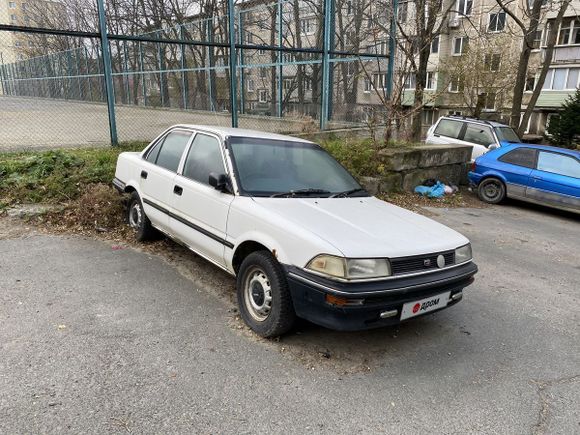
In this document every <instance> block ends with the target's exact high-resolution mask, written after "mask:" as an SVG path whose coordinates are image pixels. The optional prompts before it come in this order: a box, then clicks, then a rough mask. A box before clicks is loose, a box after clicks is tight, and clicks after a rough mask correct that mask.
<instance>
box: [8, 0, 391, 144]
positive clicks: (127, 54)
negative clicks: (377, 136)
mask: <svg viewBox="0 0 580 435" xmlns="http://www.w3.org/2000/svg"><path fill="white" fill-rule="evenodd" d="M204 1H205V0H195V2H186V3H180V2H177V3H175V4H174V3H171V4H165V3H163V2H162V3H159V2H150V1H149V0H144V2H142V3H140V4H141V5H142V7H133V6H134V5H133V4H131V5H133V6H131V5H130V4H126V3H123V2H121V1H119V0H109V1H107V2H106V4H105V5H104V7H103V9H102V11H103V12H105V13H104V14H102V18H103V20H106V28H107V33H105V32H103V31H101V29H102V27H104V26H99V24H98V23H99V21H98V17H99V14H98V7H97V5H94V6H93V5H89V6H87V5H86V4H84V3H81V0H63V1H62V2H60V3H54V2H47V1H46V0H28V1H26V2H22V3H19V2H18V1H16V2H10V3H9V4H10V5H11V6H12V5H15V8H14V14H10V15H9V24H4V23H3V22H2V17H3V15H2V14H1V13H0V146H1V147H3V148H25V147H34V146H81V145H90V144H95V145H96V144H105V143H111V141H112V142H116V141H148V140H151V139H152V138H154V137H155V136H156V135H157V134H159V133H160V131H162V130H163V129H165V128H167V127H168V126H170V125H173V124H178V123H188V124H212V125H223V126H239V127H243V128H252V129H258V130H264V131H273V132H280V133H290V134H297V133H301V132H313V131H318V130H320V129H325V130H328V129H340V128H351V127H353V126H366V125H368V124H369V123H370V122H374V120H376V119H380V117H377V116H376V114H377V113H380V112H381V111H382V110H384V109H383V108H384V102H385V99H386V95H387V93H388V84H389V83H390V81H391V77H392V68H391V69H389V62H388V53H389V48H388V47H389V28H390V27H389V26H390V24H391V22H392V14H391V13H390V11H391V10H392V8H391V7H390V3H384V4H381V3H380V2H371V1H370V0H358V1H354V0H352V1H349V0H334V1H333V0H314V1H310V0H278V1H277V2H269V1H260V0H257V1H256V0H253V1H244V2H240V3H238V4H235V5H234V4H233V1H232V0H229V1H228V0H220V1H219V2H218V3H217V4H216V2H215V1H212V2H208V3H204ZM220 2H221V3H220ZM55 5H56V6H55ZM176 5H177V6H176ZM176 8H177V9H176ZM230 10H232V11H233V13H232V14H230V13H229V11H230ZM0 12H1V10H0ZM21 24H25V25H24V26H22V25H21ZM230 28H233V30H234V31H233V33H232V35H230V32H229V29H230ZM230 36H231V37H230ZM103 43H104V44H105V45H103ZM234 95H235V98H232V96H234Z"/></svg>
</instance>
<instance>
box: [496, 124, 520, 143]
mask: <svg viewBox="0 0 580 435" xmlns="http://www.w3.org/2000/svg"><path fill="white" fill-rule="evenodd" d="M495 134H497V138H498V139H499V141H500V142H510V143H519V142H521V140H520V138H519V137H518V135H517V134H516V132H515V131H513V129H512V128H511V127H495Z"/></svg>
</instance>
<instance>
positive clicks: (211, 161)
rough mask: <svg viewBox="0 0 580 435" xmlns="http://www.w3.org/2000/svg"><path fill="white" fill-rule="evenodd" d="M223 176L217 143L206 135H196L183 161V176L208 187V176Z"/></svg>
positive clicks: (220, 153)
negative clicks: (213, 173)
mask: <svg viewBox="0 0 580 435" xmlns="http://www.w3.org/2000/svg"><path fill="white" fill-rule="evenodd" d="M210 172H215V173H216V174H218V175H219V174H225V173H226V170H225V168H224V162H223V159H222V151H221V147H220V143H219V141H218V140H217V139H216V138H214V137H212V136H208V135H206V134H202V133H197V134H196V135H195V138H194V139H193V143H192V144H191V148H190V149H189V154H188V155H187V158H186V159H185V166H184V168H183V176H184V177H187V178H189V179H191V180H195V181H199V182H200V183H203V184H208V185H209V174H210Z"/></svg>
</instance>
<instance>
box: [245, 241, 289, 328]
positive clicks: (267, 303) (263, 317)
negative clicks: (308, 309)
mask: <svg viewBox="0 0 580 435" xmlns="http://www.w3.org/2000/svg"><path fill="white" fill-rule="evenodd" d="M237 293H238V305H239V308H240V314H241V316H242V319H244V322H246V324H247V325H248V326H249V327H250V328H251V329H252V330H253V331H254V332H256V334H258V335H260V336H262V337H266V338H267V337H275V336H278V335H281V334H284V333H285V332H287V331H289V330H290V328H292V326H293V325H294V322H295V319H296V314H295V313H294V306H293V305H292V298H291V296H290V290H289V289H288V282H287V281H286V277H285V276H284V271H283V270H282V268H281V267H280V265H279V264H278V262H277V261H276V259H275V258H274V257H273V256H272V254H270V253H269V252H268V251H257V252H252V253H251V254H250V255H248V256H247V257H246V258H245V259H244V261H243V262H242V265H241V266H240V270H239V271H238V278H237Z"/></svg>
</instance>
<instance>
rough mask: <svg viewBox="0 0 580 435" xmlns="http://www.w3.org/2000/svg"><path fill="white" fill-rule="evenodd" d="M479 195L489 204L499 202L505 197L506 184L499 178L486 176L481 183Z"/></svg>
mask: <svg viewBox="0 0 580 435" xmlns="http://www.w3.org/2000/svg"><path fill="white" fill-rule="evenodd" d="M477 195H478V196H479V199H481V200H482V201H484V202H487V203H488V204H498V203H500V202H501V201H503V200H504V198H505V184H503V182H502V181H501V180H499V179H497V178H486V179H485V180H483V181H482V182H481V183H479V187H478V188H477Z"/></svg>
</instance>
